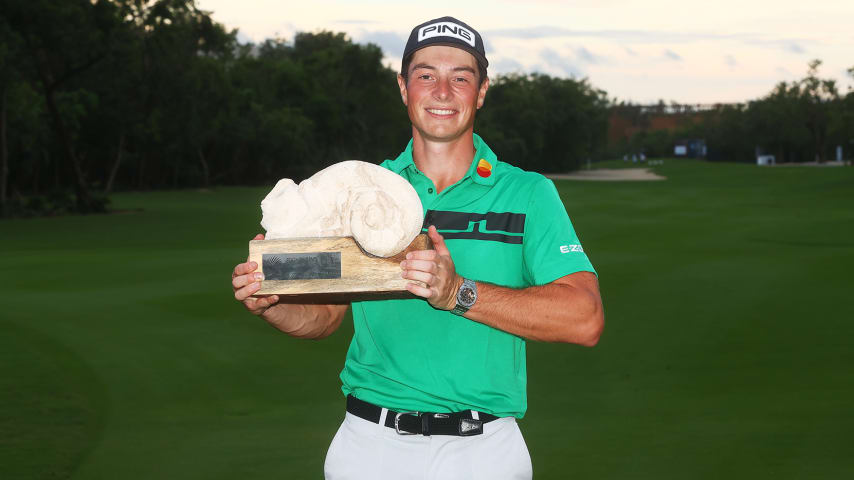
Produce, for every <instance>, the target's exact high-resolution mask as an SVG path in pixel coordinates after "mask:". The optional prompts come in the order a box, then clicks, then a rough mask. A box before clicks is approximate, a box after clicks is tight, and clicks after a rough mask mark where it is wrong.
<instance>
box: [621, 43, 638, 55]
mask: <svg viewBox="0 0 854 480" xmlns="http://www.w3.org/2000/svg"><path fill="white" fill-rule="evenodd" d="M623 50H625V51H626V53H628V54H629V55H631V56H633V57H637V56H638V52H636V51H634V50H632V49H631V48H629V47H625V46H624V47H623Z"/></svg>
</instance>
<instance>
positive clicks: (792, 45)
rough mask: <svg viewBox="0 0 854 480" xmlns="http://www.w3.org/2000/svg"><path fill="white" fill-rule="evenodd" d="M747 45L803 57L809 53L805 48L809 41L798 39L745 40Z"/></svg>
mask: <svg viewBox="0 0 854 480" xmlns="http://www.w3.org/2000/svg"><path fill="white" fill-rule="evenodd" d="M743 43H745V44H747V45H755V46H758V47H765V48H771V49H774V50H783V51H785V52H788V53H794V54H796V55H802V54H805V53H807V50H806V48H804V46H803V44H804V43H809V41H808V40H802V39H798V38H779V39H770V40H769V39H762V38H748V39H745V40H744V42H743Z"/></svg>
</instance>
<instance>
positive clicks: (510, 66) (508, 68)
mask: <svg viewBox="0 0 854 480" xmlns="http://www.w3.org/2000/svg"><path fill="white" fill-rule="evenodd" d="M489 69H490V70H493V69H494V71H495V72H496V73H515V72H518V73H521V72H523V71H524V70H525V66H524V65H522V64H521V63H519V62H517V61H516V60H513V59H512V58H507V57H504V58H502V59H501V60H499V61H497V62H493V63H490V64H489Z"/></svg>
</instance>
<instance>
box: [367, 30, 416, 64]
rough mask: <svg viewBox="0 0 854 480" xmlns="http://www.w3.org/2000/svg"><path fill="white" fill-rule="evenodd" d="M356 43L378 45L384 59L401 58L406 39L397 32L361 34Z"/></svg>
mask: <svg viewBox="0 0 854 480" xmlns="http://www.w3.org/2000/svg"><path fill="white" fill-rule="evenodd" d="M356 41H357V42H359V43H373V44H376V45H379V47H380V48H381V49H382V51H383V53H384V54H385V55H386V57H391V58H400V57H401V56H403V47H405V46H406V38H404V37H403V36H402V35H400V34H399V33H397V32H389V31H377V32H362V33H360V34H359V35H358V38H357V39H356Z"/></svg>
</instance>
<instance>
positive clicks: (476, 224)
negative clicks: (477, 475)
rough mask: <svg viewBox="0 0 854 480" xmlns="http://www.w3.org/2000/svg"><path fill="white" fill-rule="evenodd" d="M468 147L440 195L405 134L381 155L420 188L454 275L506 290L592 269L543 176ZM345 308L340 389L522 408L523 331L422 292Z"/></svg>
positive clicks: (515, 412) (410, 401)
mask: <svg viewBox="0 0 854 480" xmlns="http://www.w3.org/2000/svg"><path fill="white" fill-rule="evenodd" d="M474 146H475V148H476V149H477V152H476V153H475V156H474V159H473V160H472V164H471V167H470V168H469V171H468V172H467V173H466V175H465V176H464V177H463V178H462V179H461V180H460V181H459V182H457V183H455V184H454V185H451V186H450V187H448V188H446V189H445V190H443V191H442V192H441V193H437V192H436V186H435V185H434V184H433V182H432V181H431V180H430V179H429V178H427V176H426V175H424V174H423V173H421V171H419V170H418V168H417V167H416V166H415V163H413V161H412V142H411V141H410V142H409V145H408V146H407V147H406V150H404V151H403V153H401V154H400V156H398V157H397V159H395V160H386V161H385V162H383V163H382V166H383V167H385V168H387V169H389V170H391V171H393V172H395V173H398V174H400V175H401V176H402V177H403V178H405V179H406V180H408V181H409V183H410V184H412V186H413V187H414V188H415V191H416V192H418V196H419V197H420V198H421V204H422V206H423V208H424V213H425V220H424V226H425V231H426V227H427V226H429V225H431V224H432V225H436V228H437V229H438V230H439V233H441V234H442V235H443V236H444V238H445V243H446V244H447V246H448V250H450V252H451V258H452V259H453V260H454V265H455V267H456V269H457V273H459V274H460V275H462V276H463V277H466V278H470V279H472V280H479V281H483V282H489V283H493V284H496V285H501V286H505V287H511V288H525V287H529V286H534V285H543V284H546V283H549V282H552V281H554V280H556V279H558V278H560V277H562V276H564V275H568V274H570V273H575V272H579V271H588V272H594V273H595V271H594V270H593V266H592V265H591V264H590V261H589V260H588V259H587V255H585V254H584V251H583V249H582V248H581V242H579V240H578V236H577V235H576V234H575V231H574V229H573V228H572V223H571V222H570V220H569V217H568V216H567V214H566V209H565V208H564V205H563V202H562V201H561V199H560V197H559V196H558V194H557V190H556V189H555V187H554V184H553V183H552V182H551V180H548V179H547V178H545V177H543V176H542V175H540V174H538V173H533V172H526V171H524V170H521V169H519V168H516V167H514V166H512V165H509V164H506V163H503V162H500V161H499V160H498V158H497V157H496V156H495V154H494V153H492V150H490V149H489V147H488V146H487V145H486V143H485V142H484V141H483V140H482V139H481V138H480V137H479V136H477V135H474ZM352 307H353V324H354V329H355V332H354V335H353V340H352V342H351V343H350V349H349V351H348V352H347V359H346V361H345V363H344V370H343V371H342V372H341V381H342V382H343V386H342V390H343V391H344V393H345V394H352V395H354V396H356V397H358V398H360V399H362V400H365V401H368V402H371V403H374V404H377V405H381V406H383V407H386V408H389V409H392V410H397V411H421V412H453V411H460V410H468V409H473V410H478V411H482V412H488V413H492V414H494V415H498V416H515V417H519V418H521V417H522V416H523V415H524V414H525V410H526V409H527V396H526V392H525V388H526V384H527V374H526V366H525V340H524V339H522V338H520V337H517V336H515V335H512V334H510V333H507V332H504V331H501V330H498V329H495V328H492V327H489V326H487V325H484V324H482V323H478V322H475V321H472V320H469V319H467V318H464V317H461V316H457V315H454V314H452V313H450V312H447V311H443V310H437V309H434V308H433V307H431V306H430V304H428V303H427V302H426V301H425V300H423V299H421V298H413V299H407V300H381V301H366V302H354V303H353V305H352ZM518 314H519V315H527V314H526V313H525V312H523V311H520V312H519V313H518Z"/></svg>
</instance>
